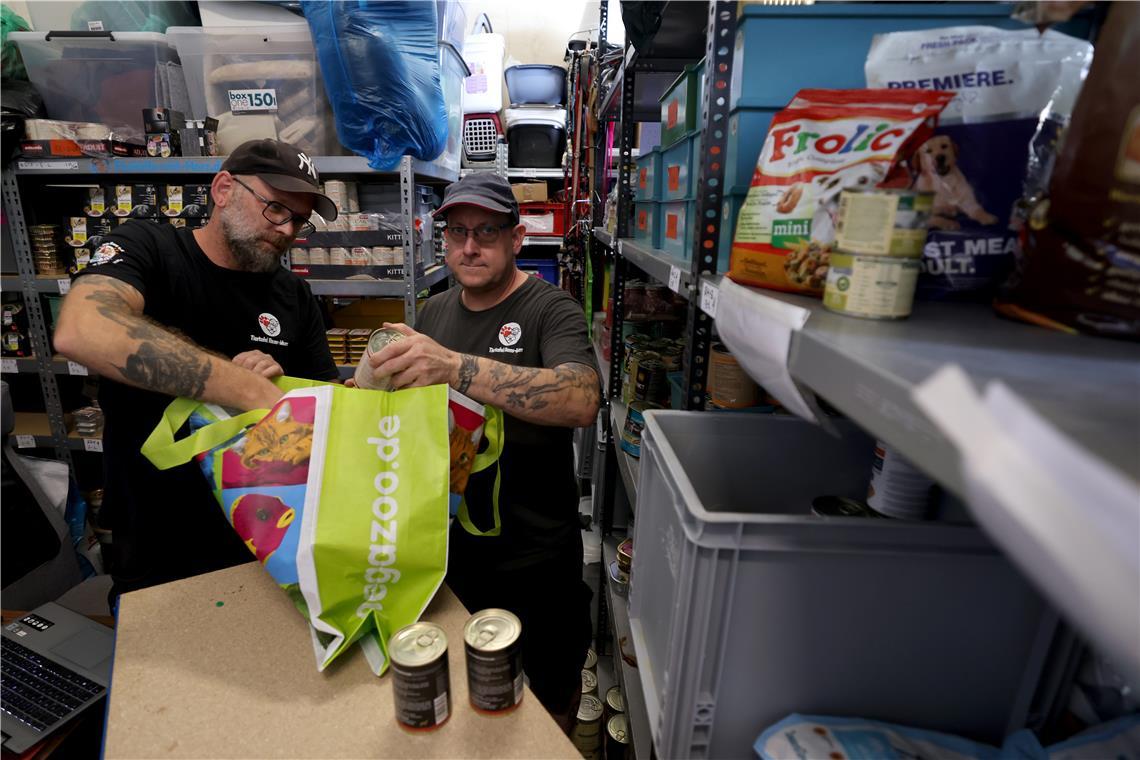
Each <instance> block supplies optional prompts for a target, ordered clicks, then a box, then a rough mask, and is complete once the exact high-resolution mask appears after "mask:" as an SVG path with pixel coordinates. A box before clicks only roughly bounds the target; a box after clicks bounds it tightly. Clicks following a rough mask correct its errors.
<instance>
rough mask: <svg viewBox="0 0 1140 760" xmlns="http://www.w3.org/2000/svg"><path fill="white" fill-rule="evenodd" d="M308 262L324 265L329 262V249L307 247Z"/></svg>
mask: <svg viewBox="0 0 1140 760" xmlns="http://www.w3.org/2000/svg"><path fill="white" fill-rule="evenodd" d="M309 263H310V264H313V265H319V266H325V265H327V264H328V263H329V249H328V248H321V247H320V246H318V247H316V248H310V249H309Z"/></svg>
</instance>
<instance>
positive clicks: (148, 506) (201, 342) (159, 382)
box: [55, 140, 337, 594]
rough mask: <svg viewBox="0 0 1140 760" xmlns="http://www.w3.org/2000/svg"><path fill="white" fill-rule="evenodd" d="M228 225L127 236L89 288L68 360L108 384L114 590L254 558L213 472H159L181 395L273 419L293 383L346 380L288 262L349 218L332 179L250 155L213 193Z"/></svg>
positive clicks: (60, 333) (86, 274)
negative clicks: (164, 418)
mask: <svg viewBox="0 0 1140 760" xmlns="http://www.w3.org/2000/svg"><path fill="white" fill-rule="evenodd" d="M210 198H211V208H212V215H211V217H210V220H209V222H208V223H207V224H206V226H204V227H202V228H200V229H196V230H189V229H186V228H184V227H183V228H175V227H172V226H170V225H167V224H155V223H153V222H152V221H149V220H137V221H132V222H129V223H127V224H125V225H122V226H120V227H117V228H116V229H115V231H114V232H113V233H111V234H110V235H108V236H107V237H106V238H104V241H103V243H102V245H100V246H99V247H98V248H97V249H96V250H95V252H94V254H93V255H92V258H91V264H90V266H89V267H88V268H87V269H84V270H83V271H81V272H80V273H79V274H77V275H76V276H75V281H74V284H73V286H72V288H71V292H70V293H69V294H68V295H67V297H66V298H65V299H64V302H63V307H62V309H61V311H60V315H59V321H58V324H57V326H56V330H55V348H56V350H57V351H59V352H60V353H61V354H63V355H64V356H66V357H67V358H68V359H72V360H74V361H77V362H80V363H82V364H85V365H87V366H88V367H89V368H90V369H91V370H92V371H93V372H95V373H97V374H98V375H99V376H100V377H101V381H100V387H99V402H100V405H101V406H102V408H103V411H104V415H105V424H104V430H103V451H104V455H103V465H104V499H103V509H102V512H101V513H100V521H101V522H103V523H104V524H103V526H102V527H104V528H109V529H110V530H111V531H112V534H113V546H114V557H113V561H112V563H111V571H112V575H113V576H114V579H115V588H114V592H113V593H114V594H118V593H121V592H124V591H129V590H132V589H135V588H141V587H143V586H150V585H154V584H156V583H163V582H166V581H170V580H175V579H178V578H184V577H187V576H190V575H197V574H199V573H203V572H209V571H211V570H216V569H219V568H222V567H227V566H229V565H233V564H237V563H239V562H246V561H249V560H251V559H252V558H253V557H252V555H251V554H250V552H249V550H248V549H246V547H245V546H244V544H242V542H241V539H239V538H238V536H237V533H235V532H234V530H233V528H231V527H230V525H229V523H228V522H227V521H226V518H225V516H224V515H223V514H222V511H221V509H220V508H219V507H218V504H217V502H216V501H215V500H214V498H213V495H212V494H211V492H210V489H209V486H208V484H207V482H206V479H205V478H204V477H203V475H202V473H201V471H200V470H198V467H197V464H195V463H191V464H189V465H184V466H182V467H178V468H175V469H173V470H167V471H163V472H159V471H158V470H156V469H155V468H154V466H153V465H151V463H150V462H149V461H148V460H146V459H145V458H144V457H143V456H142V455H141V454H140V453H139V448H140V446H141V445H142V443H143V442H144V441H145V440H146V438H147V436H148V435H149V434H150V432H151V430H153V429H154V427H155V425H156V424H157V423H158V420H159V419H160V417H161V415H162V412H163V410H164V409H165V407H166V406H167V404H168V403H169V402H170V401H171V399H172V397H175V396H189V397H192V398H196V399H199V400H202V401H208V402H214V403H217V404H220V405H222V406H225V407H230V408H237V409H243V410H245V409H259V408H268V407H270V406H272V404H273V403H274V402H275V401H276V400H277V399H278V398H279V397H280V396H281V395H282V394H281V391H279V390H278V389H277V387H276V386H275V385H274V384H273V383H272V382H271V380H270V378H273V377H276V376H277V375H280V374H282V373H287V374H289V375H292V376H298V377H307V378H312V379H316V380H334V379H336V377H337V369H336V365H335V364H334V363H333V360H332V356H331V354H330V353H329V349H328V342H327V340H326V338H325V327H324V322H323V320H322V317H321V313H320V306H319V304H318V303H317V301H316V299H315V298H314V297H313V294H312V292H311V291H310V290H309V286H308V284H307V283H305V281H304V280H302V279H300V278H299V277H297V276H296V275H294V274H293V273H291V272H289V271H288V270H286V269H284V268H283V267H282V266H281V255H282V254H283V253H285V251H287V250H288V248H289V246H290V244H291V243H292V242H293V240H294V239H295V238H296V237H298V236H302V237H303V236H304V235H305V234H307V233H308V232H309V231H311V230H312V226H311V225H310V223H309V216H310V215H311V214H312V212H313V211H314V210H315V211H317V213H319V214H320V215H321V216H322V217H324V218H325V219H330V220H331V219H334V218H336V206H335V205H334V204H333V202H332V201H331V200H330V199H329V198H327V197H325V196H324V195H322V194H321V192H320V181H319V178H318V176H317V170H316V168H315V167H314V166H313V164H312V161H311V160H310V159H309V157H308V156H306V155H305V154H304V153H302V152H301V151H299V150H297V149H296V148H294V147H293V146H291V145H288V144H287V143H282V142H278V141H276V140H253V141H250V142H247V143H244V144H242V145H241V146H239V147H238V149H237V150H235V151H234V152H233V154H231V155H230V156H229V157H228V158H227V159H226V161H225V162H224V163H223V164H222V167H221V170H220V171H219V172H218V173H217V174H216V175H215V176H214V179H213V182H212V184H211V186H210Z"/></svg>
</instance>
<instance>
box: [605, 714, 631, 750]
mask: <svg viewBox="0 0 1140 760" xmlns="http://www.w3.org/2000/svg"><path fill="white" fill-rule="evenodd" d="M606 733H607V734H609V735H610V738H611V739H613V740H614V741H615V742H617V743H618V744H629V718H627V717H626V716H625V715H624V714H623V715H615V716H613V717H612V718H610V720H609V723H607V724H606Z"/></svg>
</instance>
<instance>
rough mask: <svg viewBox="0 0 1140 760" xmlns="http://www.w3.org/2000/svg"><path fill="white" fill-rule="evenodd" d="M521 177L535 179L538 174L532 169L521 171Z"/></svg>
mask: <svg viewBox="0 0 1140 760" xmlns="http://www.w3.org/2000/svg"><path fill="white" fill-rule="evenodd" d="M523 176H524V177H532V178H533V177H537V176H538V172H537V171H536V170H534V169H523Z"/></svg>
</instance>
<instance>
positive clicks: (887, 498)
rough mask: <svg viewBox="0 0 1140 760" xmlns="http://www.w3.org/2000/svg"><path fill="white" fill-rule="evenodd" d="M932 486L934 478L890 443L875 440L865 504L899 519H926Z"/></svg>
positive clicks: (880, 512)
mask: <svg viewBox="0 0 1140 760" xmlns="http://www.w3.org/2000/svg"><path fill="white" fill-rule="evenodd" d="M933 487H934V481H933V480H931V479H930V478H928V477H927V476H926V475H925V474H923V473H922V472H921V471H920V470H919V469H918V468H916V467H915V466H914V465H913V464H911V463H910V462H908V461H907V460H906V459H904V458H903V457H902V456H901V455H900V454H899V453H898V451H896V450H895V449H894V448H893V447H891V446H888V445H887V444H885V443H883V442H882V441H876V442H875V458H874V459H873V460H871V484H870V485H869V486H868V487H867V505H868V506H869V507H871V509H873V510H875V511H876V512H878V513H879V514H883V515H886V516H887V517H894V518H897V519H899V520H925V519H926V516H927V512H928V511H929V509H930V489H931V488H933Z"/></svg>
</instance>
